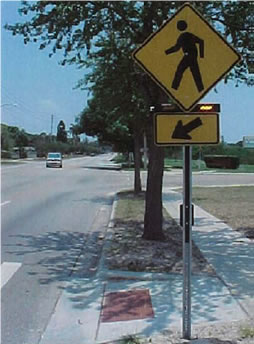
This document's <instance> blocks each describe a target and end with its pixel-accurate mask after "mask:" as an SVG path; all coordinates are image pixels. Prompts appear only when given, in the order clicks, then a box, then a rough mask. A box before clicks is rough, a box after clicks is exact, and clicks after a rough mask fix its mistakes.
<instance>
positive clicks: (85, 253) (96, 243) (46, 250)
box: [7, 231, 103, 285]
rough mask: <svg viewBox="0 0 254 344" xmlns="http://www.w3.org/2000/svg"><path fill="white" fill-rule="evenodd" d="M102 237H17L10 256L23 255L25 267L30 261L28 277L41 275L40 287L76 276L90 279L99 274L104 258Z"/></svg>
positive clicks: (72, 234)
mask: <svg viewBox="0 0 254 344" xmlns="http://www.w3.org/2000/svg"><path fill="white" fill-rule="evenodd" d="M100 234H101V233H100V232H99V231H96V232H91V233H81V232H68V231H57V232H47V233H45V234H42V235H39V236H33V235H25V234H19V235H14V236H12V238H14V239H15V241H18V243H15V244H13V245H8V246H7V253H8V254H11V255H13V256H19V257H20V256H24V257H25V258H24V260H23V261H24V263H25V264H26V265H29V262H30V261H31V262H32V263H31V265H30V266H31V269H30V271H29V272H28V274H29V275H33V276H38V283H39V284H41V285H45V284H50V283H53V282H62V281H69V279H70V277H71V276H72V275H73V274H75V276H82V277H90V276H92V275H94V274H95V272H96V271H97V267H98V262H99V259H100V255H101V249H102V243H103V240H101V239H100ZM12 247H13V248H12Z"/></svg>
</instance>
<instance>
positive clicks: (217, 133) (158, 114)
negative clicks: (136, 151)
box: [153, 112, 220, 147]
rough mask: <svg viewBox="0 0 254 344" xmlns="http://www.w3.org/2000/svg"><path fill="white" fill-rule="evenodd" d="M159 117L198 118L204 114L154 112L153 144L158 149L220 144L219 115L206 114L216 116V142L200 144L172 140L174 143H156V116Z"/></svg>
mask: <svg viewBox="0 0 254 344" xmlns="http://www.w3.org/2000/svg"><path fill="white" fill-rule="evenodd" d="M160 115H163V116H165V115H167V116H175V115H187V116H195V117H197V115H200V116H205V115H206V114H205V113H204V112H195V113H191V112H187V113H184V112H174V113H171V112H168V113H167V112H156V113H155V114H154V116H153V121H154V126H153V127H154V144H155V145H156V146H160V147H166V146H193V145H197V146H203V145H207V146H210V145H211V146H212V145H217V144H219V143H220V120H219V114H218V113H207V115H216V119H217V131H216V136H217V140H216V141H215V142H206V141H203V142H200V141H198V142H197V141H194V140H191V141H190V140H188V142H186V143H185V142H182V141H181V142H177V139H174V140H176V141H174V142H173V140H170V142H168V143H158V142H157V141H158V137H157V116H160Z"/></svg>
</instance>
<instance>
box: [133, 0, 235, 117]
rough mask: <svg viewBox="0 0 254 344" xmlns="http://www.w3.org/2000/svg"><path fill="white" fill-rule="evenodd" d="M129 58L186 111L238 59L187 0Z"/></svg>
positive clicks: (233, 51)
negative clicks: (186, 2) (131, 57)
mask: <svg viewBox="0 0 254 344" xmlns="http://www.w3.org/2000/svg"><path fill="white" fill-rule="evenodd" d="M133 58H134V59H135V61H136V62H137V63H138V64H139V65H140V66H141V67H142V68H143V69H144V70H145V71H146V72H147V73H148V74H149V75H150V76H151V77H152V79H153V80H154V81H156V82H157V83H158V84H159V85H160V86H161V87H162V88H163V90H164V91H165V92H166V93H167V94H168V95H169V96H170V97H171V98H173V100H174V101H175V102H176V103H177V104H178V105H179V106H180V107H181V109H182V110H183V111H190V110H191V109H192V108H193V107H194V105H195V104H196V103H197V102H198V101H199V100H200V99H201V98H203V97H204V95H205V94H206V93H207V92H208V91H209V90H210V89H211V88H212V87H213V86H214V85H215V84H216V83H217V82H218V81H219V80H221V79H222V78H223V76H224V75H226V74H227V73H228V72H229V71H230V69H231V68H232V67H233V66H234V65H235V64H236V63H237V62H238V61H239V60H240V59H241V58H240V55H239V54H238V53H237V52H236V51H235V50H234V49H233V48H232V47H231V46H230V45H229V44H228V42H227V41H226V40H225V39H224V38H223V37H222V36H220V35H219V34H218V33H217V32H216V31H215V29H214V28H213V27H212V26H211V25H210V24H209V23H208V22H207V21H206V20H205V19H204V18H203V17H202V16H201V14H200V13H199V12H197V11H196V10H195V9H194V8H193V7H192V6H191V5H190V4H185V5H184V6H183V7H181V8H180V10H179V11H178V12H176V14H175V15H174V16H173V17H171V18H170V19H169V20H168V21H166V22H165V24H164V25H162V27H160V28H159V30H158V31H156V32H155V33H154V34H152V35H151V36H150V37H148V38H147V39H146V40H145V41H144V43H143V44H142V45H141V47H139V48H138V49H137V50H136V51H134V53H133Z"/></svg>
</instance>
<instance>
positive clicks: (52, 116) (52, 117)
mask: <svg viewBox="0 0 254 344" xmlns="http://www.w3.org/2000/svg"><path fill="white" fill-rule="evenodd" d="M53 120H54V115H51V125H50V141H52V135H53Z"/></svg>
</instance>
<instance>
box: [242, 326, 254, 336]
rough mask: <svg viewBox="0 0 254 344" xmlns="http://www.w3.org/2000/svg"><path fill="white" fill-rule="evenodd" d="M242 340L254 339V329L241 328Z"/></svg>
mask: <svg viewBox="0 0 254 344" xmlns="http://www.w3.org/2000/svg"><path fill="white" fill-rule="evenodd" d="M241 337H242V338H254V327H244V328H241Z"/></svg>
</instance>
